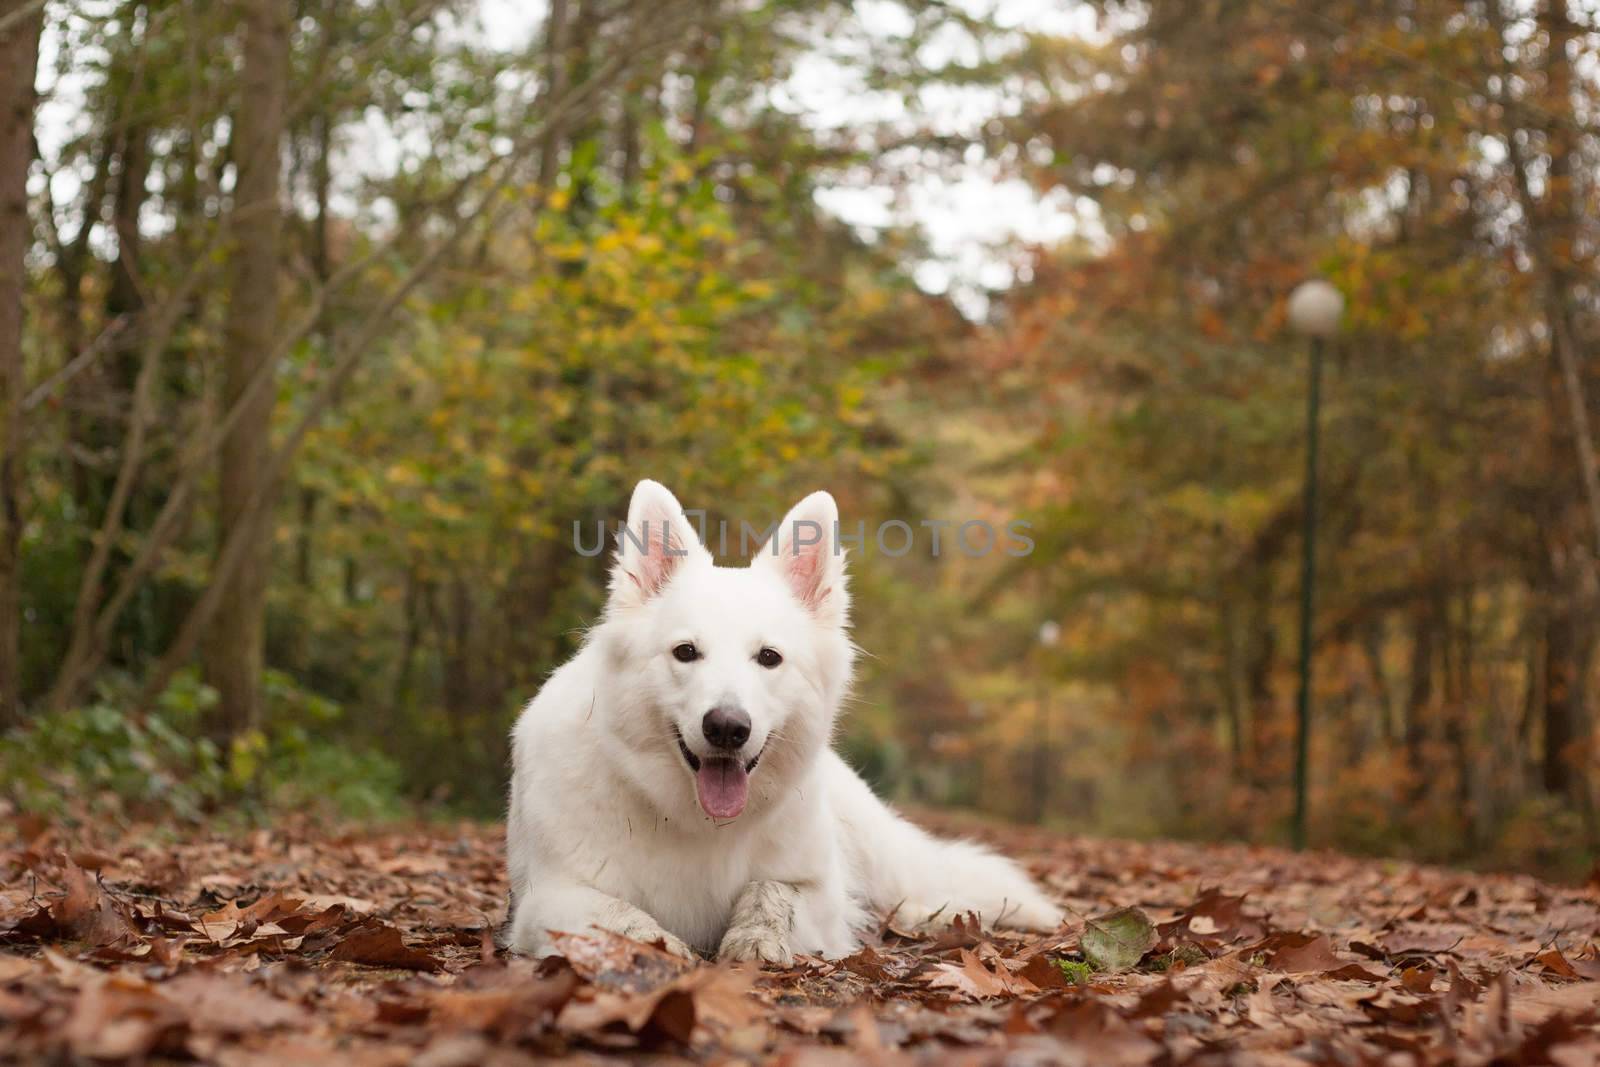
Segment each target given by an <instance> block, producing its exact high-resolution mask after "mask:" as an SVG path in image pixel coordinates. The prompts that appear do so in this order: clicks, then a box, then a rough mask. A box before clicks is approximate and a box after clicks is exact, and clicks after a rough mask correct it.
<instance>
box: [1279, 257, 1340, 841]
mask: <svg viewBox="0 0 1600 1067" xmlns="http://www.w3.org/2000/svg"><path fill="white" fill-rule="evenodd" d="M1343 315H1344V297H1343V296H1341V295H1340V293H1339V290H1337V289H1335V288H1334V287H1333V286H1332V285H1330V284H1328V283H1327V282H1325V281H1323V280H1322V279H1320V278H1313V279H1311V280H1310V281H1306V282H1301V283H1300V285H1299V286H1298V287H1296V289H1295V291H1294V292H1293V293H1292V294H1290V296H1289V325H1290V326H1291V327H1292V328H1293V329H1294V331H1295V332H1296V333H1299V334H1304V335H1305V336H1306V337H1309V338H1310V339H1311V381H1310V385H1309V387H1308V388H1307V390H1306V488H1305V492H1306V503H1305V532H1304V535H1303V536H1302V538H1301V541H1302V544H1303V546H1304V555H1303V556H1302V557H1301V560H1300V691H1299V694H1298V697H1297V699H1296V701H1295V715H1296V721H1295V738H1294V745H1295V747H1294V829H1293V835H1294V847H1295V848H1297V849H1299V848H1305V847H1306V779H1307V777H1308V776H1309V770H1310V766H1309V765H1310V762H1311V616H1312V607H1313V605H1314V598H1315V593H1316V584H1317V551H1316V550H1317V421H1318V419H1317V416H1318V408H1319V407H1320V405H1321V402H1322V348H1323V344H1324V343H1325V342H1326V341H1327V339H1328V338H1330V337H1332V336H1333V335H1334V334H1335V333H1337V332H1338V330H1339V320H1340V318H1342V317H1343Z"/></svg>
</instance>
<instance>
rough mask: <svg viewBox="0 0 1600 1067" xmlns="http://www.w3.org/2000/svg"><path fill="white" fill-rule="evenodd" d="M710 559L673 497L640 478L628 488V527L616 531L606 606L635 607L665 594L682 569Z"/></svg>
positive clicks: (656, 484)
mask: <svg viewBox="0 0 1600 1067" xmlns="http://www.w3.org/2000/svg"><path fill="white" fill-rule="evenodd" d="M710 560H711V554H710V553H709V552H707V551H706V550H705V547H704V546H703V545H701V544H700V538H699V536H698V535H697V534H696V533H695V530H694V527H693V526H692V525H690V523H689V518H688V516H687V515H685V514H684V513H683V505H682V504H679V503H678V498H677V497H675V496H673V495H672V494H671V493H670V492H668V490H667V487H666V486H664V485H662V484H661V483H660V482H652V481H650V480H649V479H646V480H644V481H642V482H640V483H639V484H638V485H637V486H635V487H634V490H633V499H632V500H631V501H630V502H629V504H628V524H627V526H625V527H623V528H622V529H620V530H618V531H617V559H616V562H615V563H614V564H613V565H612V567H611V606H612V607H613V608H633V607H639V606H640V605H642V604H644V603H645V602H646V601H647V600H649V599H651V598H652V597H654V596H656V595H657V594H659V593H660V592H661V591H662V590H663V589H665V588H666V587H667V583H668V582H670V581H672V579H673V577H675V576H676V575H677V574H678V573H679V572H680V571H681V570H682V569H683V568H684V566H685V565H687V564H691V563H705V562H710Z"/></svg>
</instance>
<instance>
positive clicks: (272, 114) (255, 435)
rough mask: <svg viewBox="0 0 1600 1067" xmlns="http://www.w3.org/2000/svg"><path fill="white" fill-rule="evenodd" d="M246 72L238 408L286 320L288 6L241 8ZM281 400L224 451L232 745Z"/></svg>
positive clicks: (232, 301) (258, 407)
mask: <svg viewBox="0 0 1600 1067" xmlns="http://www.w3.org/2000/svg"><path fill="white" fill-rule="evenodd" d="M241 6H242V7H243V11H242V14H243V16H244V24H245V29H244V72H243V84H242V86H241V92H240V96H239V113H238V119H237V122H236V124H235V132H234V137H233V146H232V147H233V158H234V163H235V167H236V168H237V170H236V174H237V176H236V180H235V193H234V203H233V231H234V235H235V237H236V239H237V245H236V247H235V249H234V255H233V265H232V276H231V279H230V283H229V295H228V318H227V327H226V334H225V343H226V345H227V351H226V353H225V354H224V365H223V402H224V407H225V409H231V408H232V407H234V405H236V404H238V403H239V402H240V399H241V397H243V396H244V394H245V392H246V389H247V387H248V386H249V384H250V380H251V378H252V377H253V376H254V375H255V374H256V372H257V370H258V369H259V368H260V367H261V366H262V365H263V362H264V361H265V360H267V359H270V358H271V353H272V348H273V335H274V327H275V325H276V323H277V316H278V246H279V241H280V239H281V236H282V229H283V211H282V209H281V207H280V206H279V203H278V182H279V169H280V167H281V164H282V145H283V129H284V101H285V96H286V91H287V81H288V74H289V66H288V48H289V16H290V12H291V6H290V4H289V3H288V2H287V0H243V3H242V5H241ZM272 405H273V395H272V391H271V390H266V389H263V390H258V391H257V395H256V396H254V397H253V398H251V400H250V402H249V403H248V404H247V406H246V407H244V408H243V409H242V412H241V417H240V419H239V422H238V425H237V427H236V429H235V430H234V432H233V433H232V434H231V435H229V437H228V439H227V441H226V443H225V444H224V445H223V448H222V462H221V467H220V470H219V474H218V485H219V489H220V500H219V504H218V524H217V526H218V529H217V544H218V545H219V552H220V546H221V545H224V544H226V543H227V541H228V539H229V537H230V536H232V535H234V533H235V531H238V536H239V537H240V538H241V539H242V543H243V545H244V547H243V549H242V559H241V563H240V565H239V568H238V572H237V576H236V578H235V580H234V582H233V585H232V589H231V591H230V595H228V596H227V597H224V598H223V599H222V602H221V604H220V605H219V607H218V609H217V613H216V617H215V618H214V620H213V622H212V626H211V633H210V637H209V640H208V641H207V642H206V645H205V652H204V660H205V670H206V677H207V679H208V680H209V681H210V683H211V684H212V685H213V686H215V687H216V689H217V694H218V697H219V701H218V706H217V714H216V721H215V724H214V727H215V732H216V733H218V734H219V735H221V736H224V737H231V736H233V735H235V734H237V733H238V732H239V731H241V730H246V729H250V728H251V727H253V726H255V725H257V724H258V723H259V722H260V719H261V709H260V703H261V672H262V665H263V664H262V657H263V646H264V639H265V629H266V627H265V614H266V585H267V582H266V580H267V570H268V565H269V562H270V558H271V542H270V539H269V538H268V537H267V536H266V533H267V531H268V529H269V528H270V524H271V512H270V509H267V508H260V509H255V510H254V512H253V513H252V509H251V507H250V501H251V498H252V496H253V495H255V493H256V492H257V490H258V489H259V488H260V486H261V483H262V481H263V479H264V478H265V476H266V459H267V456H268V453H269V450H270V445H271V439H270V438H271V430H272Z"/></svg>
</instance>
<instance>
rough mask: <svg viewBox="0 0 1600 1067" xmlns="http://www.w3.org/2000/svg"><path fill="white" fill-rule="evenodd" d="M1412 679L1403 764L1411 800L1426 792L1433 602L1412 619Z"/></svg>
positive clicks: (1435, 619) (1434, 637)
mask: <svg viewBox="0 0 1600 1067" xmlns="http://www.w3.org/2000/svg"><path fill="white" fill-rule="evenodd" d="M1411 623H1412V629H1411V680H1410V685H1409V687H1408V689H1407V692H1406V763H1407V764H1408V765H1409V766H1410V768H1411V774H1412V779H1413V781H1412V797H1413V799H1415V798H1418V797H1421V796H1423V795H1424V794H1426V793H1427V773H1428V767H1427V752H1426V749H1427V742H1428V710H1429V705H1431V704H1432V703H1433V669H1434V660H1435V658H1436V652H1437V647H1438V638H1439V619H1438V617H1437V616H1436V615H1435V614H1434V610H1433V601H1432V600H1431V599H1430V600H1428V601H1426V602H1423V603H1419V604H1418V605H1417V607H1416V614H1415V615H1413V616H1412V620H1411Z"/></svg>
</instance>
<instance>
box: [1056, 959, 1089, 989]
mask: <svg viewBox="0 0 1600 1067" xmlns="http://www.w3.org/2000/svg"><path fill="white" fill-rule="evenodd" d="M1050 962H1051V963H1054V964H1055V965H1056V969H1057V970H1059V971H1060V972H1061V973H1062V974H1063V975H1065V976H1066V979H1067V981H1069V982H1071V983H1072V984H1073V985H1088V984H1089V979H1091V978H1093V977H1094V968H1093V967H1091V966H1089V964H1087V963H1085V962H1084V961H1083V960H1068V959H1061V958H1059V957H1058V958H1056V959H1052V960H1051V961H1050Z"/></svg>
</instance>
